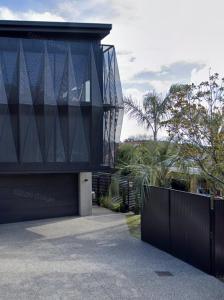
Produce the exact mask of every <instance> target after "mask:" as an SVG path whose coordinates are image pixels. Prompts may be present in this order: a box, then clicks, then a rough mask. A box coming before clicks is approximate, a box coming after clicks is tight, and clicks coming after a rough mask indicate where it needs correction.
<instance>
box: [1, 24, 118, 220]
mask: <svg viewBox="0 0 224 300" xmlns="http://www.w3.org/2000/svg"><path fill="white" fill-rule="evenodd" d="M110 30H111V25H110V24H81V23H55V22H21V21H0V223H6V222H16V221H24V220H33V219H40V218H50V217H59V216H68V215H88V214H91V205H92V203H91V190H92V184H91V172H92V171H101V170H108V169H110V168H113V165H114V154H115V149H116V145H117V142H118V141H119V137H120V129H121V125H122V118H123V99H122V90H121V83H120V78H119V72H118V66H117V60H116V54H115V49H114V47H113V46H110V45H102V44H101V40H102V39H103V38H104V37H105V36H106V35H108V34H109V33H110Z"/></svg>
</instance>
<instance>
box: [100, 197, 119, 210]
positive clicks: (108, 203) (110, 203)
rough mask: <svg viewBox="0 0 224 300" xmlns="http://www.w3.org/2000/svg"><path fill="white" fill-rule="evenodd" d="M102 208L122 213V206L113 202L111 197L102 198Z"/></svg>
mask: <svg viewBox="0 0 224 300" xmlns="http://www.w3.org/2000/svg"><path fill="white" fill-rule="evenodd" d="M99 202H100V206H102V207H105V208H108V209H110V210H112V211H115V212H121V204H120V203H117V202H115V203H114V202H113V201H112V198H111V196H102V197H100V201H99Z"/></svg>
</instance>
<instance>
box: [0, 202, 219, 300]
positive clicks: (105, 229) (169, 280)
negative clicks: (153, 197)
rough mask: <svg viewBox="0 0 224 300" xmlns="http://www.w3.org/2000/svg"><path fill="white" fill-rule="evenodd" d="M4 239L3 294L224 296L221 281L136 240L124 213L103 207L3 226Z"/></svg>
mask: <svg viewBox="0 0 224 300" xmlns="http://www.w3.org/2000/svg"><path fill="white" fill-rule="evenodd" d="M0 241H1V243H0V299H4V300H5V299H10V300H13V299H16V300H20V299H21V300H25V299H29V300H32V299H63V300H64V299H76V300H79V299H84V300H88V299H90V300H92V299H97V300H101V299H116V300H117V299H144V300H145V299H156V300H158V299H165V300H169V299H178V300H179V299H191V300H192V299H195V300H196V299H197V300H198V299H203V300H206V299H209V300H210V299H219V300H221V299H224V283H222V282H221V281H219V280H218V279H216V278H214V277H212V276H209V275H207V274H205V273H203V272H201V271H199V270H198V269H195V268H194V267H192V266H190V265H188V264H186V263H184V262H182V261H180V260H178V259H176V258H174V257H172V256H171V255H169V254H167V253H165V252H162V251H160V250H158V249H156V248H154V247H152V246H150V245H149V244H146V243H144V242H142V241H141V240H140V239H136V238H134V237H132V236H131V235H130V233H129V230H128V226H127V223H126V216H125V215H124V214H117V213H111V212H110V211H108V210H106V209H102V208H94V209H93V215H92V216H88V217H82V218H80V217H66V218H57V219H48V220H41V221H40V220H38V221H31V222H23V223H15V224H4V225H0ZM164 272H165V273H164Z"/></svg>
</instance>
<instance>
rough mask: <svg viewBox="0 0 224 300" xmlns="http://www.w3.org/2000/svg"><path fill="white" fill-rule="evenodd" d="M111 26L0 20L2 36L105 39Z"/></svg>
mask: <svg viewBox="0 0 224 300" xmlns="http://www.w3.org/2000/svg"><path fill="white" fill-rule="evenodd" d="M111 29H112V25H111V24H102V23H100V24H99V23H71V22H42V21H41V22H40V21H14V20H13V21H11V20H10V21H6V20H0V35H2V34H3V35H10V34H12V35H17V34H18V35H23V34H25V33H29V34H30V33H35V34H37V33H39V34H44V33H47V34H54V35H56V34H58V35H63V34H65V35H66V36H70V37H71V36H77V35H78V36H83V37H89V38H90V37H92V38H96V39H103V38H104V37H105V36H107V35H108V34H109V33H110V30H111Z"/></svg>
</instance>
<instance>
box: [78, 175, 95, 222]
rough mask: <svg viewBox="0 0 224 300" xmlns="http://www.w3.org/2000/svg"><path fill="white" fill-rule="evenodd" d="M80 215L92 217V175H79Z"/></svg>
mask: <svg viewBox="0 0 224 300" xmlns="http://www.w3.org/2000/svg"><path fill="white" fill-rule="evenodd" d="M79 215H80V216H83V217H84V216H91V215H92V173H91V172H81V173H79Z"/></svg>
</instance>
